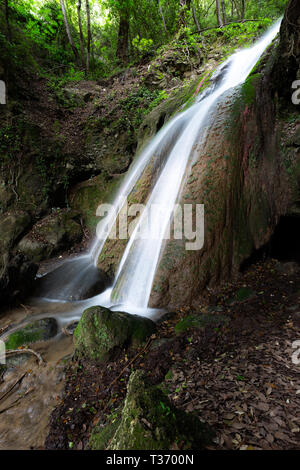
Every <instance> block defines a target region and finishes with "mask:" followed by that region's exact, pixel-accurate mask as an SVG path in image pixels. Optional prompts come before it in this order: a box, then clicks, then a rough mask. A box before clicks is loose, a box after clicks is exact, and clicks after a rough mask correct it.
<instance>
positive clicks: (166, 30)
mask: <svg viewBox="0 0 300 470" xmlns="http://www.w3.org/2000/svg"><path fill="white" fill-rule="evenodd" d="M157 3H158V8H159V12H160V16H161V19H162V22H163V26H164V30H165V32H166V33H167V34H168V33H169V31H168V29H167V26H166V20H165V17H164V12H163V9H162V6H161V3H160V1H159V0H157Z"/></svg>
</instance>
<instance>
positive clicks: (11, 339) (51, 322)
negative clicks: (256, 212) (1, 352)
mask: <svg viewBox="0 0 300 470" xmlns="http://www.w3.org/2000/svg"><path fill="white" fill-rule="evenodd" d="M57 332H58V326H57V322H56V320H55V319H54V318H44V319H41V320H37V321H35V322H33V323H30V324H29V325H26V326H24V327H23V328H20V329H18V330H17V331H14V332H13V333H11V334H9V335H7V338H6V339H5V346H6V349H7V350H9V349H17V348H19V347H20V346H28V345H30V344H33V343H36V342H39V341H46V340H48V339H50V338H53V337H54V336H55V335H56V334H57Z"/></svg>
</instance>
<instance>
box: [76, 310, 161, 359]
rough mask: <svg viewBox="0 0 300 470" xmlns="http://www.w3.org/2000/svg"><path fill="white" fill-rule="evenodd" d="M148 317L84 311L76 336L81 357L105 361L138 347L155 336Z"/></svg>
mask: <svg viewBox="0 0 300 470" xmlns="http://www.w3.org/2000/svg"><path fill="white" fill-rule="evenodd" d="M155 329H156V326H155V324H154V323H153V322H152V321H151V320H149V319H148V318H143V317H139V316H137V315H129V314H128V313H121V312H111V311H110V310H108V309H107V308H103V307H92V308H89V309H88V310H85V312H83V315H82V317H81V319H80V322H79V324H78V326H77V328H76V330H75V333H74V341H75V350H76V355H77V356H78V357H84V358H87V359H92V360H94V361H97V362H105V361H108V360H109V359H110V358H112V357H113V356H114V354H115V353H116V352H118V351H120V350H121V349H122V348H123V347H125V346H126V347H129V348H130V347H138V346H140V345H142V344H143V342H144V341H145V340H146V338H147V337H148V336H150V335H151V334H152V333H154V331H155Z"/></svg>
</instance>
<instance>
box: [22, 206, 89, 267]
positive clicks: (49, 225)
mask: <svg viewBox="0 0 300 470" xmlns="http://www.w3.org/2000/svg"><path fill="white" fill-rule="evenodd" d="M77 216H78V214H77V213H75V212H74V211H65V210H63V211H58V212H55V213H54V214H51V215H50V216H48V217H45V218H44V219H42V220H40V221H39V222H38V223H37V224H35V225H34V227H33V228H32V230H31V232H29V233H28V234H27V235H26V236H25V237H24V238H23V239H22V240H21V241H20V243H19V245H18V250H19V251H20V252H22V253H24V254H25V255H27V256H28V257H29V258H30V259H32V260H34V261H35V262H38V261H41V260H43V259H47V258H50V257H51V256H53V255H55V254H57V253H59V252H60V251H62V250H65V249H66V248H69V247H70V246H72V245H74V244H75V243H77V242H80V241H81V239H82V236H83V232H82V228H81V226H80V225H79V223H78V222H77V221H76V218H77Z"/></svg>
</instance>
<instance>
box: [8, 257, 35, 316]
mask: <svg viewBox="0 0 300 470" xmlns="http://www.w3.org/2000/svg"><path fill="white" fill-rule="evenodd" d="M37 270H38V266H37V265H36V264H34V263H32V262H31V261H29V260H28V258H26V256H24V255H21V254H18V255H15V256H14V255H9V254H6V255H3V256H2V260H1V275H0V304H1V306H0V311H1V309H2V308H4V307H5V306H6V305H8V304H10V305H13V304H15V303H16V302H17V301H20V300H22V299H24V298H25V297H26V296H28V295H30V293H31V291H32V289H33V285H34V279H35V276H36V273H37Z"/></svg>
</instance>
